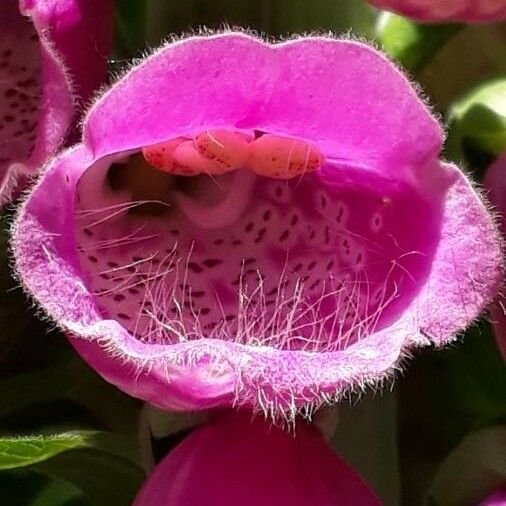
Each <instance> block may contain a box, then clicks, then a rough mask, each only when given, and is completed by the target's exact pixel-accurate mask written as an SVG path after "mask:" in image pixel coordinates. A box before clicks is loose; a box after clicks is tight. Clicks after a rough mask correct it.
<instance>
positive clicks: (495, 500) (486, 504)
mask: <svg viewBox="0 0 506 506" xmlns="http://www.w3.org/2000/svg"><path fill="white" fill-rule="evenodd" d="M505 504H506V488H504V489H502V490H498V491H497V492H494V493H493V494H492V495H490V496H489V497H487V498H486V499H485V500H484V501H482V502H480V506H504V505H505Z"/></svg>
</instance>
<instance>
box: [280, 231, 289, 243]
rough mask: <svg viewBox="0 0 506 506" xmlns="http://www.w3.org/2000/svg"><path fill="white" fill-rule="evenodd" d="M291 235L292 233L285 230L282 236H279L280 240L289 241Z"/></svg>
mask: <svg viewBox="0 0 506 506" xmlns="http://www.w3.org/2000/svg"><path fill="white" fill-rule="evenodd" d="M289 235H290V232H289V231H288V230H285V231H284V232H283V233H282V234H281V235H280V236H279V240H280V241H281V242H282V241H286V239H288V236H289Z"/></svg>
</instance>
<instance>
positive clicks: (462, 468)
mask: <svg viewBox="0 0 506 506" xmlns="http://www.w3.org/2000/svg"><path fill="white" fill-rule="evenodd" d="M505 482H506V426H505V425H500V426H494V427H488V428H486V429H482V430H480V431H479V432H476V433H474V434H471V435H470V436H468V437H467V438H465V439H464V441H462V443H461V444H460V445H459V446H458V447H457V448H456V449H455V450H454V451H453V452H452V453H451V454H450V455H449V457H448V458H447V459H446V460H445V461H444V462H443V464H442V465H441V467H440V468H439V470H438V471H437V473H436V477H435V479H434V481H433V483H432V486H431V488H430V491H429V496H428V503H429V504H431V505H434V506H460V505H463V504H477V503H478V502H479V501H480V500H481V499H483V497H485V496H486V495H487V494H489V493H490V492H492V491H494V490H495V489H496V488H498V487H499V486H501V484H504V483H505Z"/></svg>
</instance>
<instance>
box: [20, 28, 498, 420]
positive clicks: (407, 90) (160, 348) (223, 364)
mask: <svg viewBox="0 0 506 506" xmlns="http://www.w3.org/2000/svg"><path fill="white" fill-rule="evenodd" d="M442 142H443V134H442V130H441V127H440V125H439V124H438V123H437V121H436V120H435V119H434V117H433V116H431V114H430V112H429V110H428V109H427V107H426V106H425V105H424V104H423V102H422V101H421V100H420V98H419V97H418V96H417V95H416V93H415V91H414V90H413V88H412V86H411V85H410V83H409V81H408V80H407V79H406V78H405V77H404V76H403V75H402V74H401V73H400V72H399V70H398V69H397V68H396V67H395V66H394V65H393V64H392V63H390V62H389V61H388V60H386V59H385V58H384V57H383V56H382V55H381V54H379V53H378V52H377V51H376V50H374V49H372V48H370V47H368V46H366V45H364V44H361V43H358V42H351V41H346V40H334V39H331V38H324V37H309V38H300V39H297V40H292V41H289V42H284V43H280V44H267V43H264V42H262V41H259V40H257V39H255V38H253V37H250V36H247V35H244V34H241V33H227V34H222V35H216V36H207V37H191V38H188V39H185V40H182V41H180V42H176V43H173V44H169V45H167V46H165V47H163V48H161V49H160V50H159V51H157V52H156V53H154V54H153V55H152V56H151V57H149V58H147V59H146V60H144V61H143V62H142V63H141V64H139V65H137V66H136V67H134V68H133V69H132V70H131V71H130V72H128V73H127V74H126V75H125V76H124V77H123V78H122V79H120V80H119V81H118V82H117V83H116V84H115V85H114V86H113V87H112V88H111V89H110V90H109V91H108V92H106V93H105V94H104V95H103V96H102V97H101V98H100V99H99V100H98V101H97V102H96V103H95V105H94V106H93V107H92V108H91V109H90V110H89V112H88V114H87V116H86V118H85V120H84V131H83V139H82V142H81V143H80V144H78V145H76V146H75V147H73V148H72V149H70V150H68V151H66V152H64V153H62V154H61V155H59V156H58V157H56V158H55V159H54V160H53V161H52V162H51V163H50V165H49V166H48V168H47V170H46V171H45V173H44V175H43V177H42V178H41V180H40V182H39V184H38V185H37V186H36V187H35V188H34V189H33V191H32V193H31V195H29V197H28V198H27V200H26V202H25V203H24V205H23V206H22V208H21V210H20V213H19V216H18V218H17V221H16V223H15V226H14V237H13V249H14V253H15V257H16V267H17V270H18V271H19V275H20V280H21V282H22V283H23V284H24V286H25V287H26V289H27V290H28V291H29V292H30V293H31V294H33V296H34V297H35V299H36V300H37V301H38V302H39V304H40V305H41V306H42V308H43V309H44V310H45V311H46V312H47V314H48V315H49V316H50V317H51V318H52V319H54V321H55V322H57V323H58V325H59V326H60V327H61V328H62V329H64V330H65V331H67V332H68V333H70V334H72V336H73V337H72V342H73V344H74V346H75V347H76V348H77V349H78V351H79V352H80V353H81V354H82V356H83V357H85V359H86V360H87V361H88V362H89V363H90V364H91V365H92V366H93V367H94V368H95V369H96V370H97V371H98V372H99V373H100V374H101V375H103V376H104V377H105V378H106V379H107V380H108V381H110V382H112V383H114V384H116V385H117V386H119V387H120V388H122V389H123V390H125V391H126V392H128V393H130V394H132V395H134V396H137V397H140V398H142V399H145V400H147V401H150V402H152V403H153V404H155V405H157V406H159V407H162V408H167V409H201V408H206V407H210V406H220V405H224V406H229V405H231V404H236V405H245V406H249V407H251V408H253V409H256V410H264V411H265V412H266V413H270V414H272V415H273V416H281V415H283V416H286V417H287V418H290V419H292V418H293V417H294V416H295V414H296V413H297V412H301V411H302V412H304V413H307V412H310V411H311V409H313V408H317V407H319V406H320V405H322V404H324V403H327V402H329V401H331V400H334V399H336V398H339V397H340V396H342V395H343V394H344V393H345V392H347V391H349V390H351V389H358V388H362V387H363V386H364V385H368V384H376V383H378V382H380V381H381V380H383V379H385V378H386V377H388V376H390V375H392V373H393V372H394V371H395V370H396V369H398V368H399V363H400V361H401V359H402V358H403V357H404V356H407V355H409V353H410V351H411V350H412V349H413V348H416V347H418V346H426V345H429V344H435V345H436V346H442V345H444V344H446V343H448V342H449V341H451V340H453V339H455V337H456V335H457V334H458V332H460V331H461V330H462V329H463V328H465V327H466V326H467V325H468V324H469V323H471V322H472V321H473V320H474V319H475V318H476V317H477V316H478V315H479V314H480V312H481V311H482V309H483V308H484V306H485V305H486V304H487V303H488V301H489V300H490V299H491V298H492V297H494V295H495V294H496V292H497V289H498V284H499V280H500V276H501V271H500V258H501V253H500V248H499V240H498V238H497V232H496V229H495V227H494V224H493V221H492V219H491V217H490V216H489V214H488V212H487V210H486V208H485V206H484V205H483V204H482V202H481V200H480V198H479V197H478V195H477V194H476V192H475V191H474V190H473V188H472V186H471V184H470V183H469V181H468V180H467V179H466V177H465V176H464V174H463V173H462V172H461V171H460V170H458V169H457V168H456V167H454V166H452V165H449V164H446V163H443V162H441V161H440V160H439V159H438V157H439V153H440V150H441V145H442ZM174 174H192V176H181V175H179V176H178V175H174ZM195 174H200V175H195Z"/></svg>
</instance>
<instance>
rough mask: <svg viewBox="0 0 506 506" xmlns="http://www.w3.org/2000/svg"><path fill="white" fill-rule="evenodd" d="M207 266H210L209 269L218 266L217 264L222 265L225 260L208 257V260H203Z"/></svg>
mask: <svg viewBox="0 0 506 506" xmlns="http://www.w3.org/2000/svg"><path fill="white" fill-rule="evenodd" d="M202 263H203V264H204V265H205V266H206V267H209V269H211V268H213V267H216V266H217V265H220V264H222V263H223V260H219V259H218V258H208V259H207V260H204V261H203V262H202Z"/></svg>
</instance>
